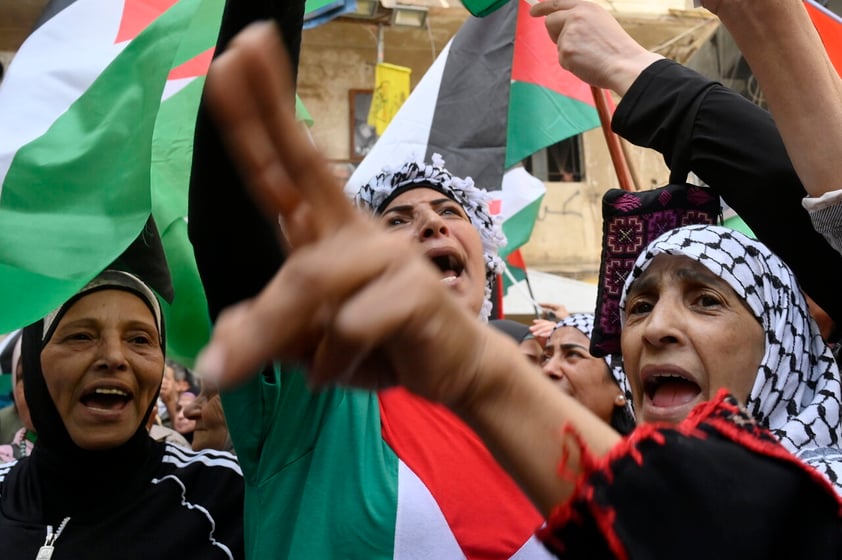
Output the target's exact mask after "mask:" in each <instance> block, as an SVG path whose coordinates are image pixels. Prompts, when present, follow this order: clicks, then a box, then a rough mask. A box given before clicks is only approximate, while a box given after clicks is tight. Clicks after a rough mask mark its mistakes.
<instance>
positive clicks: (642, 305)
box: [626, 301, 653, 315]
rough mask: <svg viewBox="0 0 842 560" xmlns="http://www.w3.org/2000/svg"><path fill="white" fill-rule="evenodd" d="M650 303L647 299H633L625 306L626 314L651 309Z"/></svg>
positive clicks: (647, 311)
mask: <svg viewBox="0 0 842 560" xmlns="http://www.w3.org/2000/svg"><path fill="white" fill-rule="evenodd" d="M652 307H653V306H652V304H651V303H649V302H648V301H635V302H633V303H632V304H630V305H628V306H627V307H626V314H628V315H640V314H642V313H649V312H650V311H652Z"/></svg>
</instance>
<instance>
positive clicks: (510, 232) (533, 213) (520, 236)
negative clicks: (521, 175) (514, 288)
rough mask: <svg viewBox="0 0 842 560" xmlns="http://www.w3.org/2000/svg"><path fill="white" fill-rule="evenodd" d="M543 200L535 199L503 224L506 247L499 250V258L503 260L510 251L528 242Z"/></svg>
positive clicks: (541, 198) (540, 198) (542, 198)
mask: <svg viewBox="0 0 842 560" xmlns="http://www.w3.org/2000/svg"><path fill="white" fill-rule="evenodd" d="M543 200H544V197H543V196H541V197H539V198H536V199H535V200H533V201H532V202H530V203H529V204H527V205H526V206H524V207H523V208H522V209H521V210H520V211H519V212H517V213H516V214H514V215H512V216H510V217H508V218H507V219H506V220H505V221H504V222H503V233H505V234H506V246H505V247H503V248H501V249H500V258H503V259H505V258H506V257H507V256H509V254H511V252H512V251H514V250H516V249H517V248H518V247H520V246H521V245H523V244H525V243H526V242H527V241H529V238H530V236H531V235H532V229H533V227H534V226H535V219H536V218H537V217H538V211H539V210H540V209H541V202H542V201H543Z"/></svg>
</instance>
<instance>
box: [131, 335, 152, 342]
mask: <svg viewBox="0 0 842 560" xmlns="http://www.w3.org/2000/svg"><path fill="white" fill-rule="evenodd" d="M129 340H131V342H132V343H133V344H149V343H150V342H151V341H152V339H151V338H150V337H149V336H146V335H142V334H139V335H135V336H132V337H130V338H129Z"/></svg>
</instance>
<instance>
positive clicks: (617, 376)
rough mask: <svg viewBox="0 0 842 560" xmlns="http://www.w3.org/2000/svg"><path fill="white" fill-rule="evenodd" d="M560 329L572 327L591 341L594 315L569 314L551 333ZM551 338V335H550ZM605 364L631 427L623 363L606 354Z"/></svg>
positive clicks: (628, 392) (627, 382)
mask: <svg viewBox="0 0 842 560" xmlns="http://www.w3.org/2000/svg"><path fill="white" fill-rule="evenodd" d="M561 327H573V328H574V329H576V330H578V331H579V332H580V333H582V334H583V335H585V336H586V337H587V338H588V340H590V339H591V337H592V336H593V329H594V314H593V313H571V314H570V315H568V316H567V317H565V318H564V319H562V320H561V321H559V322H558V323H556V325H555V327H554V328H553V333H554V332H555V331H556V329H559V328H561ZM550 336H552V333H550ZM603 360H605V363H606V364H607V365H608V370H609V371H610V372H611V376H612V377H613V378H614V381H616V382H617V385H618V386H619V387H620V391H622V393H623V396H625V397H626V406H625V407H624V412H625V415H626V420H627V421H628V425H630V426H633V425H634V423H635V419H634V407H633V406H632V392H631V386H630V384H629V378H628V377H627V376H626V371H625V370H624V369H623V362H622V360H621V359H620V357H619V356H613V355H611V354H608V355H606V356H604V357H603Z"/></svg>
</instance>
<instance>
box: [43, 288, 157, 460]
mask: <svg viewBox="0 0 842 560" xmlns="http://www.w3.org/2000/svg"><path fill="white" fill-rule="evenodd" d="M41 368H42V371H43V374H44V380H45V382H46V384H47V388H48V390H49V393H50V397H51V398H52V400H53V402H54V403H55V406H56V409H57V411H58V413H59V414H60V415H61V417H62V420H63V421H64V424H65V427H66V429H67V432H68V434H69V435H70V437H71V439H73V441H74V442H75V443H76V445H78V446H79V447H82V448H83V449H105V448H111V447H116V446H118V445H121V444H123V443H125V442H126V441H127V440H128V439H129V438H130V437H131V436H132V435H133V434H134V433H135V432H136V431H137V429H138V428H139V427H140V425H141V424H142V422H143V417H144V416H145V414H146V411H147V410H148V409H149V407H150V405H151V403H152V400H153V399H154V397H155V394H156V393H157V391H158V387H159V385H160V383H161V378H162V374H163V370H164V354H163V349H162V348H161V347H160V344H159V342H158V330H157V327H156V324H155V319H154V318H153V316H152V312H151V311H150V310H149V308H148V307H147V306H146V304H145V303H144V302H143V301H142V300H141V299H140V298H138V297H137V296H135V295H134V294H131V293H129V292H126V291H123V290H108V289H107V290H101V291H97V292H93V293H91V294H88V295H86V296H84V297H82V298H80V299H79V300H78V301H77V302H75V303H74V304H73V305H72V306H71V307H70V308H69V309H68V310H67V311H66V312H65V314H64V316H63V317H62V319H61V320H60V322H59V324H58V325H57V327H56V329H55V332H54V333H53V336H52V338H50V340H49V341H48V342H47V344H46V345H45V346H44V349H43V350H42V352H41Z"/></svg>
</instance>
